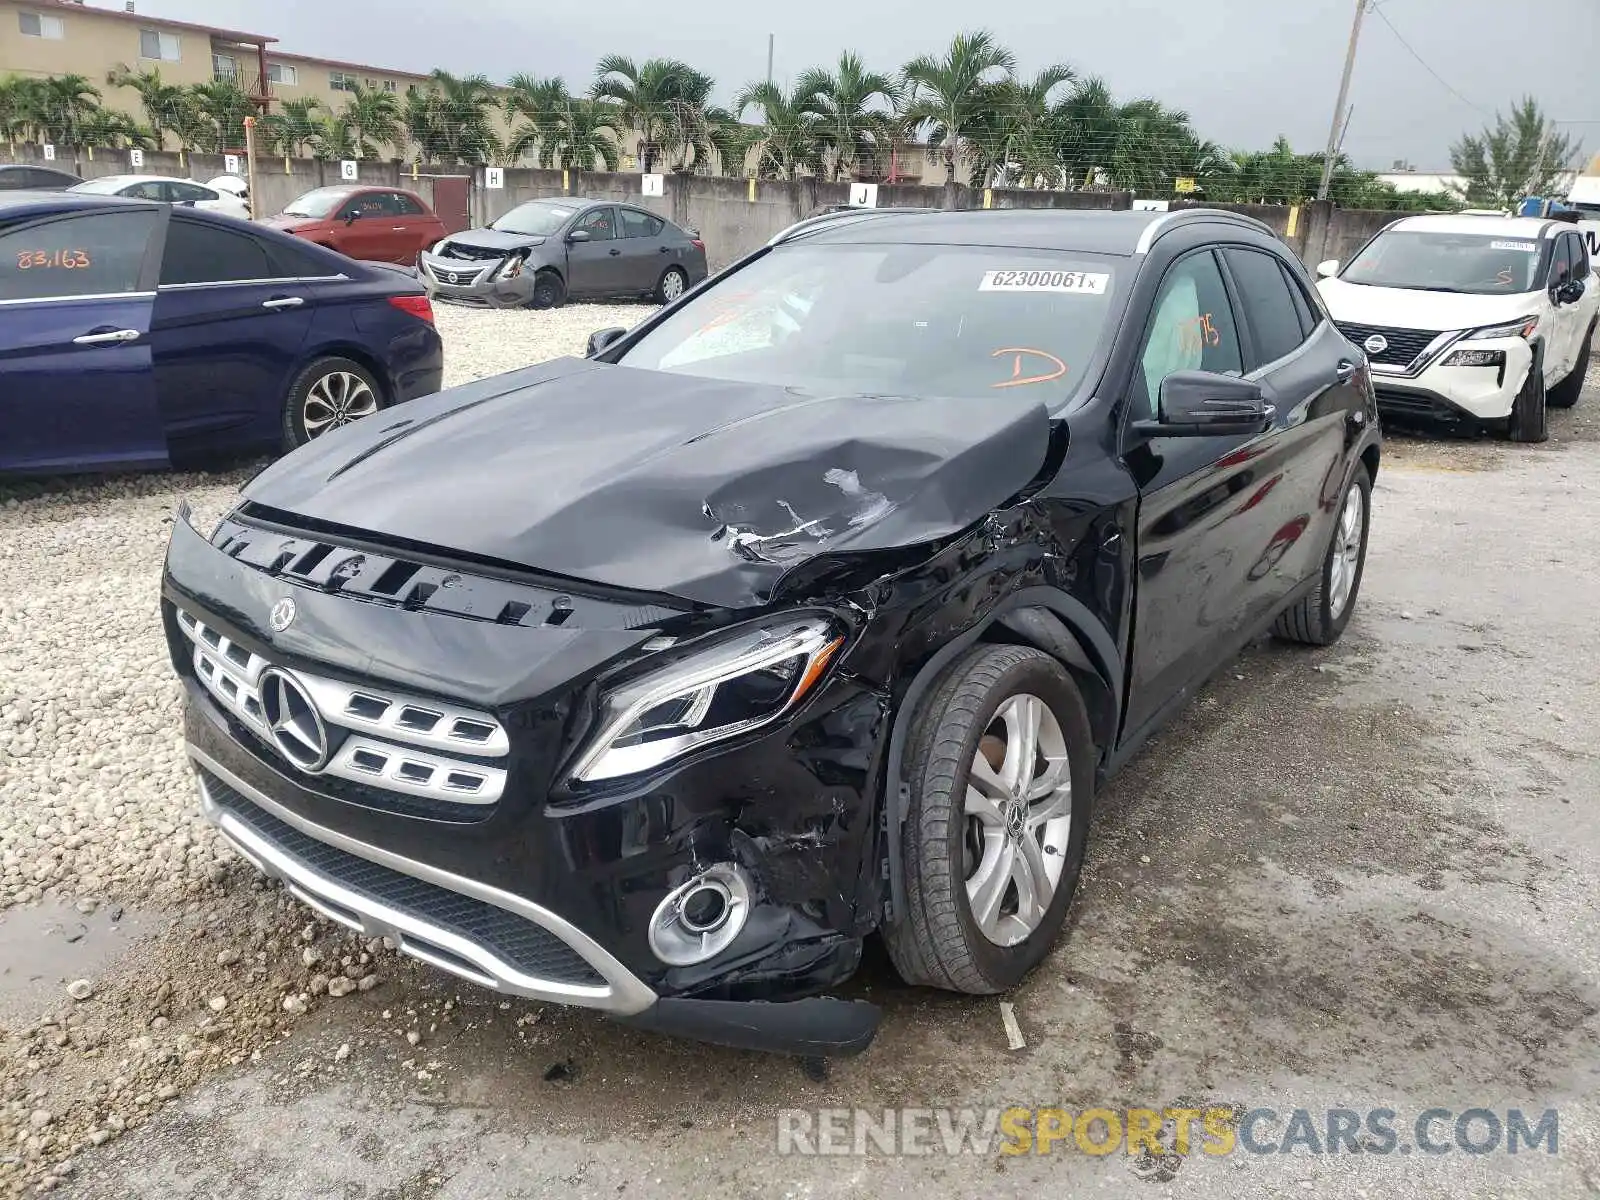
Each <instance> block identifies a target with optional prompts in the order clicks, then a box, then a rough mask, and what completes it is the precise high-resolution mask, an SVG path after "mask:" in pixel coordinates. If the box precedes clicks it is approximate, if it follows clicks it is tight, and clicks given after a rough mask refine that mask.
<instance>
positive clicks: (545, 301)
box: [528, 271, 567, 308]
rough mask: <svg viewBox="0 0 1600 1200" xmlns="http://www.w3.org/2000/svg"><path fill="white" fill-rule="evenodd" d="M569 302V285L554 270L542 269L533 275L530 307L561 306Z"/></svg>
mask: <svg viewBox="0 0 1600 1200" xmlns="http://www.w3.org/2000/svg"><path fill="white" fill-rule="evenodd" d="M566 302H567V285H566V284H565V283H563V282H562V280H561V276H559V275H557V274H556V273H555V272H554V271H540V272H539V273H538V274H537V275H535V276H534V277H533V295H532V297H531V298H530V299H529V300H528V307H529V308H560V307H561V306H562V305H563V304H565V303H566Z"/></svg>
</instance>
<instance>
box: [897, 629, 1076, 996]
mask: <svg viewBox="0 0 1600 1200" xmlns="http://www.w3.org/2000/svg"><path fill="white" fill-rule="evenodd" d="M907 747H908V752H907V758H906V777H907V779H908V780H909V782H910V784H911V801H910V810H909V812H908V813H907V814H906V823H905V826H904V828H903V829H901V830H896V831H894V832H893V833H892V834H891V836H896V837H900V838H901V839H902V850H903V855H902V861H903V863H904V869H905V891H906V911H905V912H902V913H896V914H894V917H893V919H892V920H891V921H889V922H887V923H886V924H885V926H884V929H883V935H884V942H885V944H886V945H887V947H888V950H889V957H890V958H891V959H892V960H893V962H894V964H895V967H896V969H897V970H898V971H899V972H900V975H901V977H902V978H903V979H905V980H906V982H907V983H914V984H924V985H927V986H929V987H937V988H944V989H947V990H950V991H957V992H967V993H971V994H978V995H982V994H988V993H993V992H1002V991H1005V990H1006V989H1007V988H1010V987H1014V986H1015V985H1016V984H1017V983H1019V982H1020V981H1021V980H1022V978H1023V976H1024V975H1026V974H1027V973H1028V972H1029V971H1030V970H1032V969H1033V968H1034V967H1035V966H1036V965H1037V964H1038V963H1039V961H1040V960H1041V959H1043V958H1044V956H1045V955H1046V954H1047V953H1049V951H1050V948H1051V947H1052V946H1053V945H1054V944H1055V940H1056V937H1057V935H1058V934H1059V933H1060V930H1061V925H1062V922H1063V921H1064V920H1065V918H1066V913H1067V908H1068V906H1069V905H1070V904H1071V902H1072V894H1073V892H1074V891H1075V890H1076V888H1077V886H1078V875H1079V873H1080V872H1081V871H1082V869H1083V856H1084V849H1085V847H1086V846H1087V844H1088V836H1089V814H1090V809H1091V804H1092V795H1093V788H1094V762H1095V752H1094V742H1093V738H1092V735H1091V734H1090V731H1089V718H1088V713H1087V711H1086V710H1085V708H1084V704H1083V698H1082V697H1081V696H1080V695H1079V693H1078V689H1077V687H1076V685H1075V684H1074V683H1073V682H1072V677H1071V675H1069V674H1068V673H1067V671H1066V669H1065V668H1063V667H1062V665H1061V664H1060V663H1059V662H1057V661H1056V660H1055V659H1054V658H1052V657H1050V656H1049V655H1048V654H1045V653H1044V652H1043V651H1040V650H1036V649H1034V648H1032V647H1029V646H978V647H976V648H974V649H972V650H970V651H969V652H967V653H966V654H965V655H962V656H961V657H959V658H957V659H956V661H955V662H954V663H952V664H951V665H950V666H949V667H948V668H946V670H945V672H944V674H943V675H942V676H941V677H940V679H939V681H938V682H937V683H936V684H935V685H934V687H933V688H932V690H931V691H930V692H929V694H928V695H927V696H926V698H925V699H924V701H923V703H922V705H921V707H920V708H919V709H918V711H917V713H916V715H915V716H914V717H913V724H912V726H911V731H910V738H909V740H908V743H907Z"/></svg>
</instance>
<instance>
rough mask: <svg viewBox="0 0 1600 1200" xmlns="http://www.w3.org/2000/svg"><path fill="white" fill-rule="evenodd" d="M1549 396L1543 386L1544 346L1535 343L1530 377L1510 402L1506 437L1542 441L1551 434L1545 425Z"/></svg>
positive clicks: (1524, 440) (1517, 439) (1516, 440)
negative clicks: (1547, 396)
mask: <svg viewBox="0 0 1600 1200" xmlns="http://www.w3.org/2000/svg"><path fill="white" fill-rule="evenodd" d="M1546 399H1547V398H1546V395H1545V388H1544V346H1543V344H1538V345H1535V346H1534V348H1533V362H1532V363H1530V364H1529V365H1528V378H1527V380H1526V381H1525V382H1524V383H1523V385H1522V390H1521V391H1519V392H1518V393H1517V398H1516V399H1515V400H1514V401H1512V403H1511V416H1510V417H1509V418H1507V420H1506V436H1507V437H1508V438H1510V439H1511V440H1512V441H1513V442H1542V441H1544V440H1545V439H1546V438H1547V437H1549V436H1550V431H1549V427H1548V425H1547V424H1546V416H1547V414H1546Z"/></svg>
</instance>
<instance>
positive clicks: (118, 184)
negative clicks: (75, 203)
mask: <svg viewBox="0 0 1600 1200" xmlns="http://www.w3.org/2000/svg"><path fill="white" fill-rule="evenodd" d="M129 182H130V181H129V179H128V177H127V176H126V175H105V176H102V177H101V178H99V179H85V180H84V181H83V182H82V183H75V184H73V185H72V186H71V187H69V188H68V189H67V191H69V192H85V193H87V194H89V195H91V196H113V195H115V194H116V192H117V189H118V188H123V187H127V186H128V183H129Z"/></svg>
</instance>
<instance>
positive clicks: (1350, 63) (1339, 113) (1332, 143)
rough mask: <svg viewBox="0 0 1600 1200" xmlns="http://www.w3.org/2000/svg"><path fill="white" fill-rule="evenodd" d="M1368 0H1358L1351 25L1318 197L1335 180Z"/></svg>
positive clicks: (1323, 159)
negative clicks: (1351, 77) (1345, 107)
mask: <svg viewBox="0 0 1600 1200" xmlns="http://www.w3.org/2000/svg"><path fill="white" fill-rule="evenodd" d="M1367 3H1368V0H1356V19H1355V21H1354V22H1353V23H1352V24H1351V26H1350V48H1349V49H1348V50H1346V51H1345V55H1344V74H1343V76H1341V77H1340V79H1339V99H1338V100H1337V101H1336V102H1335V103H1334V106H1333V121H1332V122H1331V123H1330V124H1329V126H1328V149H1327V152H1326V153H1325V154H1324V155H1323V156H1322V182H1321V183H1320V184H1318V185H1317V199H1318V200H1326V199H1327V198H1328V185H1329V184H1330V183H1332V182H1333V156H1334V155H1335V154H1336V153H1337V152H1338V149H1339V143H1340V141H1341V140H1342V138H1341V136H1340V128H1339V127H1340V126H1341V125H1342V124H1343V123H1344V102H1345V101H1346V100H1347V99H1349V98H1350V72H1351V71H1353V70H1355V65H1356V42H1357V41H1358V40H1360V38H1361V18H1362V17H1364V16H1366V15H1367Z"/></svg>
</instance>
